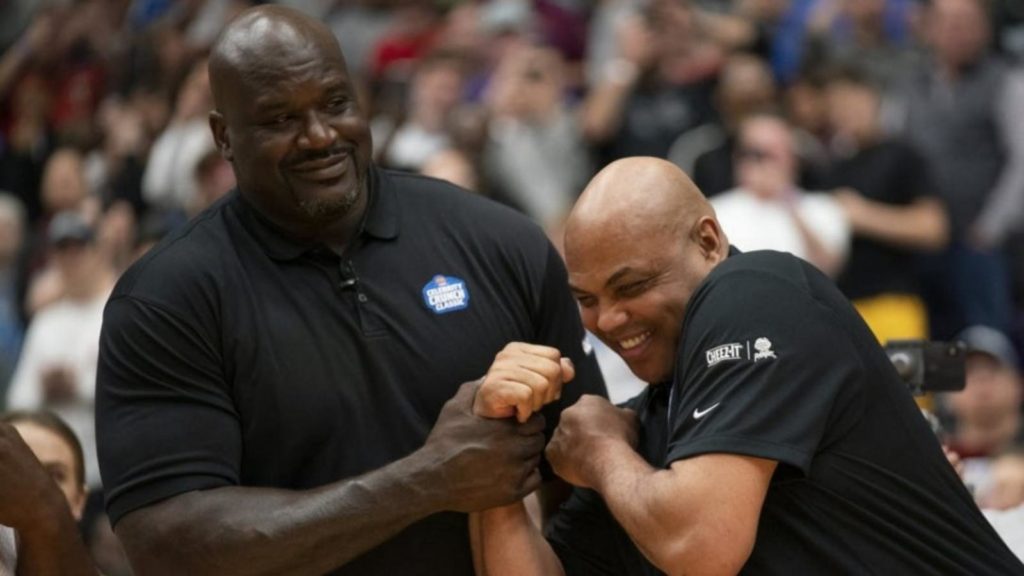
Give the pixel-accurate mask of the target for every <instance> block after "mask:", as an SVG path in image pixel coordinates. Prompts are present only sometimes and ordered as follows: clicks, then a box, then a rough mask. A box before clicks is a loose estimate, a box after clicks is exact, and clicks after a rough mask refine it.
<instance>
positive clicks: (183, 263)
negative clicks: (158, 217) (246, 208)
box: [110, 194, 237, 302]
mask: <svg viewBox="0 0 1024 576" xmlns="http://www.w3.org/2000/svg"><path fill="white" fill-rule="evenodd" d="M234 201H237V200H236V199H235V196H234V194H231V195H229V196H228V197H226V198H223V199H221V200H220V201H218V202H217V203H215V204H214V205H213V206H211V207H210V208H208V209H207V210H206V211H204V212H202V213H201V214H199V215H198V216H196V217H195V218H193V219H192V220H190V221H189V222H188V223H187V224H186V225H184V226H183V227H182V228H180V229H178V230H176V231H174V232H172V233H170V234H168V235H167V236H166V237H165V238H164V239H163V240H161V241H160V242H159V243H158V244H157V245H156V246H154V247H153V248H151V249H150V250H149V251H148V252H146V254H145V255H143V256H142V257H141V258H139V259H138V260H137V261H136V262H135V263H134V264H132V266H130V267H129V268H128V270H126V271H125V272H124V274H122V275H121V278H120V279H119V280H118V282H117V285H116V286H115V287H114V291H113V293H112V294H111V297H110V299H111V300H116V299H119V298H122V297H127V296H130V297H136V298H139V299H143V300H151V301H153V302H159V301H164V302H167V301H177V300H181V299H188V298H190V297H192V296H194V295H195V288H196V286H197V285H199V284H206V285H215V284H219V283H220V280H219V278H221V277H222V276H223V273H224V270H225V268H224V265H225V260H227V259H229V258H230V257H231V254H232V253H233V250H232V247H231V234H230V232H229V230H228V226H227V224H226V222H225V221H226V219H227V218H228V216H227V211H228V210H229V208H230V206H231V203H232V202H234Z"/></svg>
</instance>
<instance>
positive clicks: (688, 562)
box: [547, 396, 776, 575]
mask: <svg viewBox="0 0 1024 576" xmlns="http://www.w3.org/2000/svg"><path fill="white" fill-rule="evenodd" d="M562 418H563V419H562V423H561V424H560V425H559V427H558V429H557V430H556V432H555V437H554V438H553V439H552V441H551V444H550V445H549V446H548V450H547V454H548V458H549V459H551V462H552V465H553V466H554V468H555V471H556V472H557V473H558V474H559V475H560V476H562V477H563V478H565V479H566V480H568V481H569V482H571V483H573V484H575V485H577V486H583V487H589V488H593V489H595V490H597V491H598V492H599V493H600V494H601V496H602V497H603V498H604V500H605V502H606V503H607V504H608V507H609V509H610V510H611V512H612V515H614V516H615V519H616V520H618V522H619V523H620V524H621V525H622V527H623V528H625V530H626V532H627V533H628V534H629V536H630V538H631V539H632V540H633V542H635V543H636V545H637V547H639V548H640V550H641V552H643V554H644V555H645V556H647V558H648V559H649V560H650V561H651V562H652V563H653V564H654V565H656V566H657V567H658V568H659V569H661V570H663V571H664V572H666V573H667V574H671V575H676V574H684V573H685V574H698V575H704V574H707V575H712V574H735V573H736V572H738V571H739V570H740V569H741V568H742V567H743V565H744V563H745V562H746V561H747V558H748V557H749V556H750V553H751V551H752V550H753V547H754V541H755V538H756V535H757V524H758V518H759V517H760V513H761V506H762V505H763V503H764V499H765V495H766V494H767V491H768V485H769V483H770V481H771V477H772V474H773V473H774V471H775V466H776V463H775V462H774V461H772V460H764V459H761V458H752V457H746V456H738V455H732V454H707V455H701V456H696V457H694V458H687V459H684V460H679V461H676V462H675V463H673V464H672V466H671V468H670V469H668V470H657V469H654V468H652V467H651V466H650V465H649V464H648V463H647V462H646V461H644V459H643V458H642V457H641V456H640V455H639V454H637V453H636V452H635V451H634V449H633V447H632V446H631V441H630V438H631V437H635V430H633V427H634V426H635V420H634V418H633V415H632V413H631V412H629V411H627V410H622V409H619V408H615V407H614V406H612V405H611V404H609V403H608V402H607V401H605V400H603V399H601V398H597V397H594V396H585V397H584V398H583V399H581V400H580V402H578V403H577V404H576V405H574V406H573V407H572V408H570V409H569V410H566V411H565V412H564V413H563V417H562Z"/></svg>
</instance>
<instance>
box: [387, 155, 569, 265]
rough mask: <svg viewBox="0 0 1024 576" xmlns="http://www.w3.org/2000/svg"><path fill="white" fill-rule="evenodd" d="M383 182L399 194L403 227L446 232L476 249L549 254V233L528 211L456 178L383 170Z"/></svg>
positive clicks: (428, 231)
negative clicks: (462, 185)
mask: <svg viewBox="0 0 1024 576" xmlns="http://www.w3.org/2000/svg"><path fill="white" fill-rule="evenodd" d="M379 174H380V184H381V186H383V187H389V188H391V189H392V190H393V192H394V194H396V195H397V197H398V204H399V205H400V209H399V210H400V212H401V215H402V216H401V220H402V229H403V230H414V231H417V233H422V234H428V233H429V234H437V233H443V234H446V235H448V236H451V237H453V238H456V239H457V242H458V243H459V244H461V245H464V246H472V247H474V248H486V247H491V248H496V249H501V250H502V251H504V250H508V249H520V250H521V249H526V250H528V251H530V252H535V251H542V252H543V253H546V251H547V246H548V244H549V243H548V239H547V236H546V235H545V233H544V231H543V230H542V229H541V228H540V226H538V225H537V224H536V223H535V222H534V221H533V220H531V219H529V218H528V217H527V216H525V215H524V214H522V213H520V212H517V211H515V210H513V209H512V208H509V207H508V206H505V205H503V204H499V203H498V202H495V201H493V200H491V199H489V198H486V197H484V196H481V195H480V194H477V193H475V192H471V191H469V190H466V189H463V188H460V187H458V186H456V185H454V184H452V183H450V182H446V181H444V180H438V179H436V178H430V177H427V176H422V175H419V174H412V173H407V172H399V171H395V170H386V169H379Z"/></svg>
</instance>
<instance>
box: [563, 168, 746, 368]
mask: <svg viewBox="0 0 1024 576" xmlns="http://www.w3.org/2000/svg"><path fill="white" fill-rule="evenodd" d="M728 250H729V244H728V241H727V240H726V238H725V235H724V234H722V231H721V228H720V227H719V226H718V222H717V221H716V220H715V214H714V210H712V209H711V206H710V205H709V204H708V202H707V200H705V199H704V196H703V195H702V194H701V193H700V190H698V189H697V187H696V186H695V185H694V184H693V182H692V181H691V180H690V179H689V178H688V177H687V176H686V174H683V172H682V171H681V170H680V169H679V168H677V167H676V166H675V165H673V164H670V163H669V162H666V161H665V160H659V159H656V158H627V159H624V160H619V161H618V162H615V163H613V164H610V165H609V166H608V167H607V168H605V169H604V170H602V171H601V172H600V173H599V174H598V175H597V176H595V177H594V179H593V180H592V181H591V183H590V185H589V186H587V189H586V190H585V191H584V192H583V194H582V195H581V196H580V199H579V201H578V202H577V203H576V207H575V208H573V211H572V213H571V214H570V215H569V220H568V222H567V223H566V231H565V261H566V267H567V268H568V272H569V285H570V287H571V288H572V291H573V294H574V295H575V296H576V299H577V301H579V303H580V314H581V317H582V318H583V324H584V325H585V326H586V327H587V330H590V331H591V332H592V333H593V334H595V335H597V337H598V338H600V339H601V340H602V341H603V342H605V343H606V344H607V345H608V346H609V347H611V348H612V349H613V350H615V351H616V352H618V353H619V354H621V355H622V358H623V360H625V361H626V363H627V364H628V365H629V367H630V369H631V370H632V371H633V373H634V374H636V375H637V377H639V378H640V379H642V380H644V381H645V382H651V383H655V382H664V381H666V380H667V379H669V378H671V376H672V370H673V366H674V365H675V353H676V350H677V349H678V344H679V339H680V334H681V332H680V329H681V326H682V324H683V318H684V317H685V315H686V307H687V305H688V303H689V301H690V298H691V296H692V295H693V293H694V291H695V290H697V287H698V286H699V285H700V284H701V282H703V280H704V278H706V277H707V275H708V274H710V273H711V271H712V270H713V269H714V267H715V266H717V265H718V264H719V263H720V262H722V261H724V260H725V258H726V257H727V256H728Z"/></svg>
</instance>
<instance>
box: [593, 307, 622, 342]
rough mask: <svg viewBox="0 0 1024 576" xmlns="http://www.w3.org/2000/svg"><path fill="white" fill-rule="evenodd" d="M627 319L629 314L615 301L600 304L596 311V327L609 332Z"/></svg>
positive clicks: (616, 328) (606, 332)
mask: <svg viewBox="0 0 1024 576" xmlns="http://www.w3.org/2000/svg"><path fill="white" fill-rule="evenodd" d="M628 320H629V314H627V313H626V311H625V310H623V309H622V307H621V306H619V305H618V304H617V303H610V304H601V305H600V308H599V309H598V311H597V329H598V330H599V331H600V332H603V333H605V334H611V333H613V332H615V331H616V330H618V329H619V328H621V327H622V326H623V325H624V324H625V323H626V322H627V321H628Z"/></svg>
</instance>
